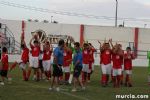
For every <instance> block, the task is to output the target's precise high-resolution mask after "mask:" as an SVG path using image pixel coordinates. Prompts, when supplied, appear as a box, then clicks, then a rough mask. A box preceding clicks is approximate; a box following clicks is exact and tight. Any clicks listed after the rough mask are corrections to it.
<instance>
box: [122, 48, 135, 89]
mask: <svg viewBox="0 0 150 100" xmlns="http://www.w3.org/2000/svg"><path fill="white" fill-rule="evenodd" d="M134 58H135V57H134V54H133V53H132V52H131V48H130V47H127V48H126V52H125V53H124V69H125V73H126V79H125V86H128V87H132V84H131V80H130V78H131V74H132V60H133V59H134Z"/></svg>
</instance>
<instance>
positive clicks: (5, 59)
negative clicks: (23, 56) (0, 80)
mask: <svg viewBox="0 0 150 100" xmlns="http://www.w3.org/2000/svg"><path fill="white" fill-rule="evenodd" d="M1 62H2V70H8V67H9V65H8V54H6V53H3V54H2V59H1Z"/></svg>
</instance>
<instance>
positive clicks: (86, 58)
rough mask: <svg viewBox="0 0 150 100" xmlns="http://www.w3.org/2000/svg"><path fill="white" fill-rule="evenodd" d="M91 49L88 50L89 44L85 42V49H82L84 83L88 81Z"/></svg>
mask: <svg viewBox="0 0 150 100" xmlns="http://www.w3.org/2000/svg"><path fill="white" fill-rule="evenodd" d="M89 53H90V52H89V50H88V44H87V43H84V44H83V50H82V56H83V68H82V81H83V83H84V85H85V84H86V83H87V76H88V71H89V59H90V58H89V56H90V55H89Z"/></svg>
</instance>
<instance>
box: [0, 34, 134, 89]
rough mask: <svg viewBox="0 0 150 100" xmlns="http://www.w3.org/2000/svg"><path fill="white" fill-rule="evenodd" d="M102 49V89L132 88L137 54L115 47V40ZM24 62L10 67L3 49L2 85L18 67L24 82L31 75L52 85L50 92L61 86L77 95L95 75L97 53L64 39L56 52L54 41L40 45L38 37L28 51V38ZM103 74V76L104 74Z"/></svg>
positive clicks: (109, 41) (22, 45) (0, 73)
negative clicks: (68, 86)
mask: <svg viewBox="0 0 150 100" xmlns="http://www.w3.org/2000/svg"><path fill="white" fill-rule="evenodd" d="M98 45H100V46H99V47H100V48H99V50H100V53H99V57H100V61H99V62H100V69H101V70H100V71H101V76H100V81H99V84H101V86H102V87H108V86H109V84H112V86H113V87H114V88H120V87H121V86H126V87H132V82H131V75H132V60H133V59H135V54H134V52H132V50H131V48H130V47H127V48H126V50H123V49H122V45H121V44H118V43H116V44H113V43H112V39H109V40H108V42H106V41H104V42H103V43H101V42H100V41H98ZM21 49H22V53H21V59H20V60H18V61H15V62H13V64H11V65H9V63H8V62H9V61H8V57H9V56H8V53H7V48H6V47H3V48H2V58H1V71H0V75H1V82H0V84H1V85H4V84H5V82H6V81H5V80H6V79H8V73H9V72H11V71H13V70H14V69H15V68H16V66H19V68H20V69H21V70H22V76H23V80H24V81H30V79H31V78H30V76H31V73H32V74H33V75H32V77H33V80H35V81H37V82H38V81H40V80H42V79H44V80H46V81H48V82H49V81H50V87H49V88H48V89H49V91H52V90H55V91H60V85H61V84H65V85H69V84H72V85H73V88H72V90H71V91H72V92H76V91H77V86H78V85H79V86H80V87H81V90H86V88H88V83H89V82H92V81H91V75H92V74H93V73H94V72H95V71H94V53H95V52H97V49H95V48H94V46H92V44H91V43H88V42H85V43H83V45H81V44H80V43H79V42H74V43H71V42H69V41H64V40H63V39H60V40H59V41H58V45H57V47H56V48H53V46H52V44H51V43H50V41H48V40H46V39H45V41H44V42H43V43H40V42H39V41H38V38H37V36H36V35H35V36H33V37H32V39H31V40H30V48H28V47H27V45H26V42H25V40H24V38H21ZM100 71H99V72H100Z"/></svg>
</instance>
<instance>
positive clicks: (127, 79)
mask: <svg viewBox="0 0 150 100" xmlns="http://www.w3.org/2000/svg"><path fill="white" fill-rule="evenodd" d="M128 82H129V75H128V74H127V75H126V83H128Z"/></svg>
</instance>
